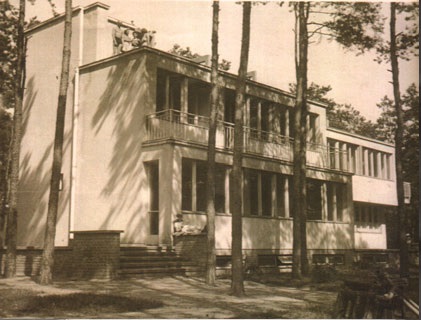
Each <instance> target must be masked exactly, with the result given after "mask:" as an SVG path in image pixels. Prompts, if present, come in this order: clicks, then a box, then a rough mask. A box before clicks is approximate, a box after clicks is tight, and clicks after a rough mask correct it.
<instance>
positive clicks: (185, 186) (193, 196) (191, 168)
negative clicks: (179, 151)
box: [181, 158, 207, 212]
mask: <svg viewBox="0 0 421 320" xmlns="http://www.w3.org/2000/svg"><path fill="white" fill-rule="evenodd" d="M181 171H182V173H181V174H182V178H181V179H182V188H181V190H182V197H181V199H182V201H181V209H182V210H185V211H193V212H196V211H201V212H205V211H206V179H207V176H206V175H207V166H206V162H204V161H193V160H191V159H185V158H183V161H182V170H181Z"/></svg>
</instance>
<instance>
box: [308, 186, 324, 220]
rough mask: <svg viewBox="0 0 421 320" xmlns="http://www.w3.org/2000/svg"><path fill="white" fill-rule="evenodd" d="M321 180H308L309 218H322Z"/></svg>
mask: <svg viewBox="0 0 421 320" xmlns="http://www.w3.org/2000/svg"><path fill="white" fill-rule="evenodd" d="M321 195H322V193H321V182H320V181H318V180H313V179H308V180H307V219H308V220H321V219H322V197H321Z"/></svg>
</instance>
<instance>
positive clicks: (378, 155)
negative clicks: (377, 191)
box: [376, 152, 383, 178]
mask: <svg viewBox="0 0 421 320" xmlns="http://www.w3.org/2000/svg"><path fill="white" fill-rule="evenodd" d="M381 158H382V153H381V152H377V153H376V162H377V166H376V167H377V172H376V177H377V178H382V177H383V173H382V159H381Z"/></svg>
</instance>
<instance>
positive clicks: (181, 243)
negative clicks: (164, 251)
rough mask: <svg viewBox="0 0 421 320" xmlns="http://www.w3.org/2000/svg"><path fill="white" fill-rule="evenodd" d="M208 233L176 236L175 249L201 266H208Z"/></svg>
mask: <svg viewBox="0 0 421 320" xmlns="http://www.w3.org/2000/svg"><path fill="white" fill-rule="evenodd" d="M206 237H207V235H206V234H203V233H201V234H195V235H180V236H174V242H173V243H174V250H175V252H176V253H177V254H179V255H180V256H182V257H185V258H187V259H189V260H191V261H193V262H195V263H196V264H197V265H198V266H199V267H206V259H207V238H206Z"/></svg>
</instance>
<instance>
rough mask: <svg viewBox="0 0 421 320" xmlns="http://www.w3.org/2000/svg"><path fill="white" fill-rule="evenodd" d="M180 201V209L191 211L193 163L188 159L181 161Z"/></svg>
mask: <svg viewBox="0 0 421 320" xmlns="http://www.w3.org/2000/svg"><path fill="white" fill-rule="evenodd" d="M181 171H182V173H181V174H182V177H181V179H182V188H181V193H182V197H181V198H182V201H181V209H182V210H185V211H192V210H193V207H192V199H193V161H192V160H190V159H183V161H182V170H181Z"/></svg>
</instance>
